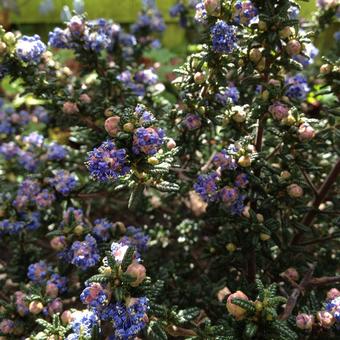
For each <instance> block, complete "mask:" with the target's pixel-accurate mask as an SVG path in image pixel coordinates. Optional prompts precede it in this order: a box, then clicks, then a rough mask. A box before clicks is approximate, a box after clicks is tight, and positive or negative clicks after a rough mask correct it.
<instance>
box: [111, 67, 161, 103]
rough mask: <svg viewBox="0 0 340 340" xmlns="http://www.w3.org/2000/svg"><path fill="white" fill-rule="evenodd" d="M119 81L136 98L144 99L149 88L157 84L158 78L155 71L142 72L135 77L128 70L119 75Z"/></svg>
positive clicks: (146, 70)
mask: <svg viewBox="0 0 340 340" xmlns="http://www.w3.org/2000/svg"><path fill="white" fill-rule="evenodd" d="M117 79H118V80H119V81H120V82H121V83H122V84H123V85H124V86H125V88H126V89H129V90H131V91H132V92H133V93H134V94H135V95H136V96H138V97H143V96H145V94H146V92H147V90H148V87H149V86H150V85H155V84H156V83H157V81H158V76H157V74H156V73H155V72H154V70H153V69H145V70H141V71H138V72H136V73H135V74H134V75H133V74H132V73H131V72H130V71H128V70H127V71H124V72H122V73H121V74H120V75H118V77H117Z"/></svg>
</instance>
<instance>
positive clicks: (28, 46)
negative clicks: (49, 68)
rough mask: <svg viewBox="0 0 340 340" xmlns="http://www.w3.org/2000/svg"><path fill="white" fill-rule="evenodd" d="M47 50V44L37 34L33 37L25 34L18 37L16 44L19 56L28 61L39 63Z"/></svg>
mask: <svg viewBox="0 0 340 340" xmlns="http://www.w3.org/2000/svg"><path fill="white" fill-rule="evenodd" d="M45 51H46V45H45V44H44V43H43V42H42V41H41V40H40V37H39V35H37V34H35V35H34V36H32V37H29V36H27V35H24V36H22V37H21V38H19V39H18V41H17V44H16V55H17V57H18V58H19V59H20V60H22V61H24V62H27V63H29V62H32V63H38V62H39V61H40V59H41V55H42V54H43V53H44V52H45Z"/></svg>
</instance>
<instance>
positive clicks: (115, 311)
mask: <svg viewBox="0 0 340 340" xmlns="http://www.w3.org/2000/svg"><path fill="white" fill-rule="evenodd" d="M147 311H148V299H147V298H145V297H141V298H138V299H135V298H132V299H131V301H130V303H129V304H128V305H125V304H124V303H122V302H117V303H115V304H114V305H113V306H112V307H111V308H110V319H112V321H113V326H114V328H115V333H114V336H111V337H110V339H112V340H118V339H133V338H134V337H135V336H136V335H137V334H138V333H139V332H140V331H141V330H142V329H143V328H144V327H145V326H146V322H147V320H148V319H147V314H146V313H147Z"/></svg>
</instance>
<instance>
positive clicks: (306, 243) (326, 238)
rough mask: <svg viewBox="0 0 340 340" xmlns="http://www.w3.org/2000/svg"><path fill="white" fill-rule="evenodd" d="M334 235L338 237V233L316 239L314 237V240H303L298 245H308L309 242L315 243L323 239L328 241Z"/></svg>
mask: <svg viewBox="0 0 340 340" xmlns="http://www.w3.org/2000/svg"><path fill="white" fill-rule="evenodd" d="M336 237H339V234H335V235H329V236H326V237H321V238H317V239H314V240H310V241H306V242H303V243H299V244H298V245H299V246H309V245H311V244H316V243H322V242H324V241H329V240H332V239H334V238H336Z"/></svg>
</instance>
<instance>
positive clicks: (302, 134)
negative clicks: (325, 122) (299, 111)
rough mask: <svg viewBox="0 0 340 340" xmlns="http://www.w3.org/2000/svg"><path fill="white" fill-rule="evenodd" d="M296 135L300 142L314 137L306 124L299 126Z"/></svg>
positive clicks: (311, 129) (313, 132)
mask: <svg viewBox="0 0 340 340" xmlns="http://www.w3.org/2000/svg"><path fill="white" fill-rule="evenodd" d="M298 135H299V139H300V140H301V141H308V140H311V139H313V138H314V137H315V131H314V129H313V128H312V127H311V126H310V125H309V124H308V123H303V124H301V125H300V126H299V131H298Z"/></svg>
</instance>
